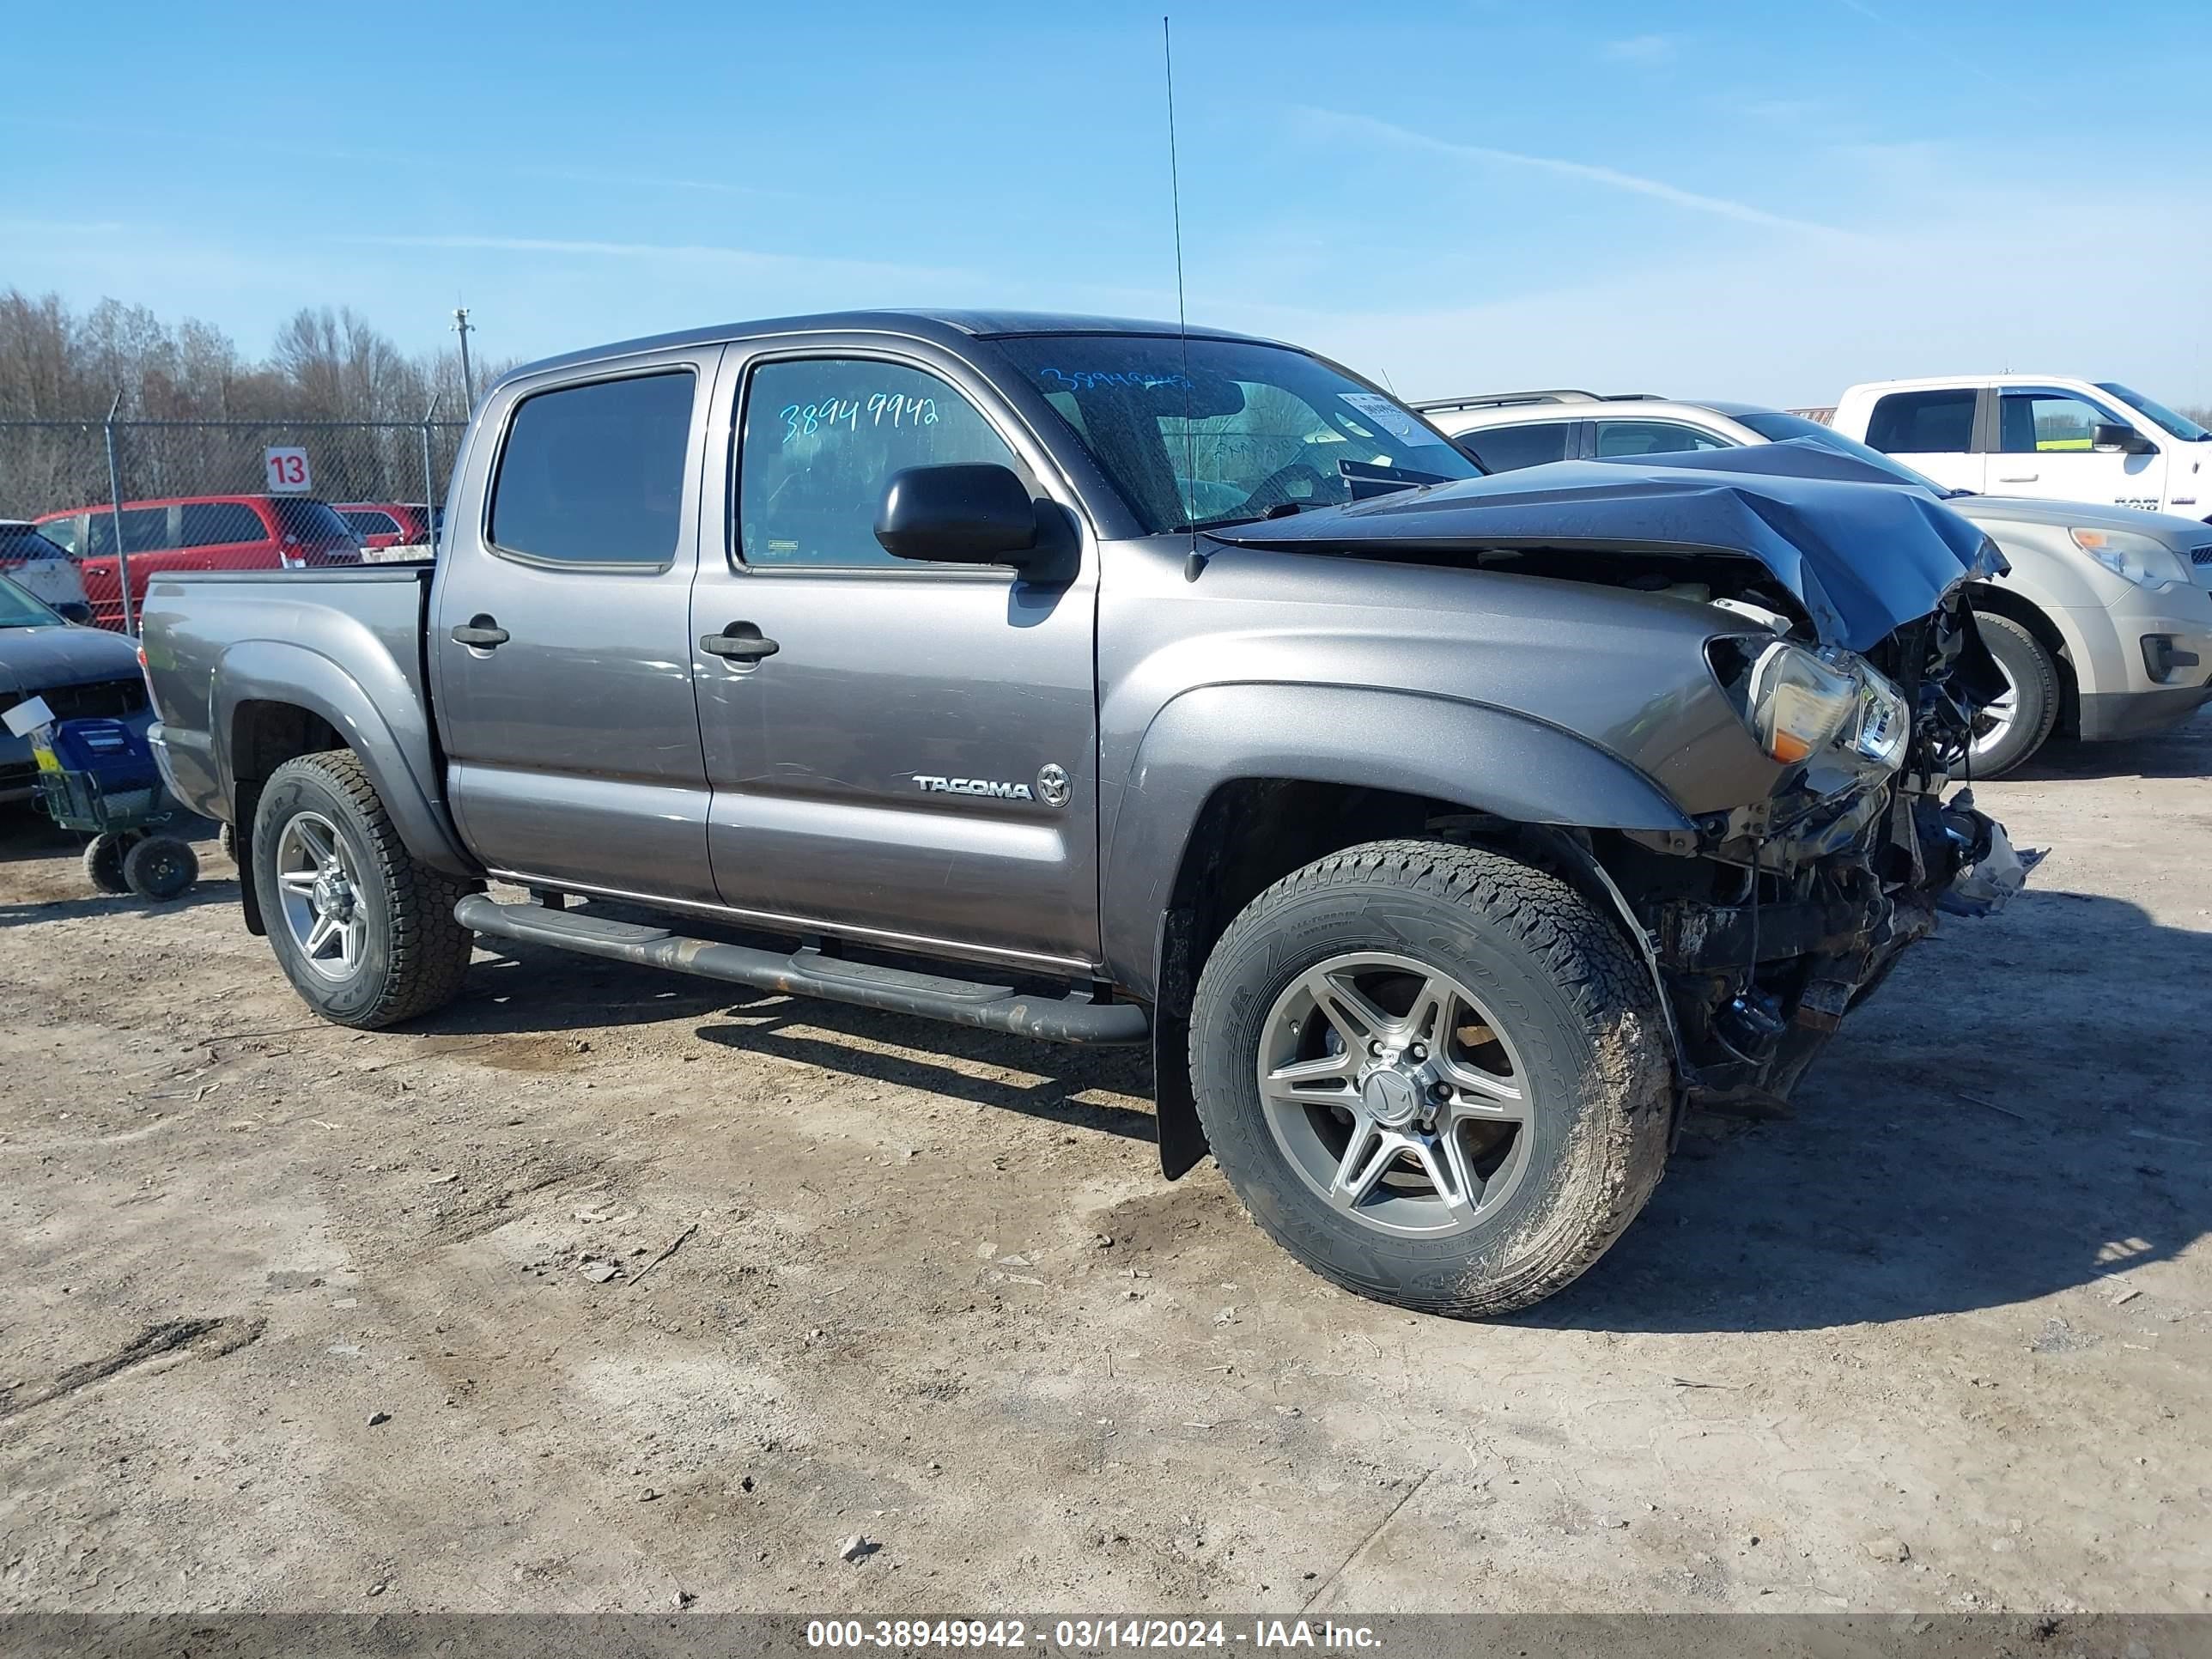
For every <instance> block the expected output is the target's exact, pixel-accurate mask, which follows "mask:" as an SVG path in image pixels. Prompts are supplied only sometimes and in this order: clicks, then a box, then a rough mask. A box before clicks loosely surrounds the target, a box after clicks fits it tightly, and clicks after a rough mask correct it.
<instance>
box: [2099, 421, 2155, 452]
mask: <svg viewBox="0 0 2212 1659" xmlns="http://www.w3.org/2000/svg"><path fill="white" fill-rule="evenodd" d="M2089 447H2090V448H2092V449H2093V450H2096V451H2098V452H2100V453H2103V454H2106V455H2112V454H2120V455H2154V454H2156V453H2158V446H2157V445H2156V444H2154V443H2153V442H2152V441H2150V440H2149V439H2148V438H2146V437H2144V436H2143V435H2142V433H2140V432H2138V431H2136V429H2135V428H2133V427H2131V426H2123V425H2121V424H2120V423H2119V422H2117V421H2112V422H2106V421H2100V422H2097V425H2096V428H2095V430H2093V432H2091V434H2090V435H2089Z"/></svg>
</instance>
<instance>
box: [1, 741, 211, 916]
mask: <svg viewBox="0 0 2212 1659" xmlns="http://www.w3.org/2000/svg"><path fill="white" fill-rule="evenodd" d="M7 719H8V724H9V726H10V728H11V729H13V728H15V727H17V726H19V725H21V726H27V727H28V728H29V729H28V731H27V732H22V733H21V735H26V736H27V737H29V738H30V740H31V750H32V753H33V756H34V757H36V758H37V761H38V765H39V772H38V787H39V800H40V804H41V805H44V806H45V808H46V815H47V816H48V817H51V818H52V819H53V821H54V822H55V823H58V824H59V825H60V826H61V827H62V828H63V829H76V830H79V831H81V832H82V833H84V834H86V835H88V836H91V837H92V840H91V841H90V842H88V844H87V845H86V847H85V849H84V872H85V875H86V876H87V877H88V878H89V879H90V881H91V882H92V884H93V885H94V887H96V888H98V889H99V890H100V891H101V892H103V893H125V892H129V893H136V894H137V896H139V897H141V898H145V899H173V898H175V897H176V896H178V895H179V894H180V893H182V892H183V891H185V889H186V888H188V887H190V886H191V884H192V883H193V882H194V881H196V880H197V879H198V878H199V872H200V866H199V860H198V858H197V855H195V854H194V853H193V852H192V849H191V845H190V843H188V842H185V840H184V838H183V837H181V836H173V835H171V834H169V833H167V824H168V823H169V821H170V820H171V819H172V818H173V817H174V816H175V815H176V811H177V804H176V802H175V801H174V800H173V799H171V797H170V795H169V792H168V791H167V789H166V788H165V787H163V786H162V783H161V771H160V769H158V768H157V767H156V766H155V763H154V756H153V751H152V750H149V748H148V747H147V746H146V740H145V738H143V737H141V736H140V735H139V734H138V733H137V732H135V731H133V730H132V729H131V727H130V726H125V724H124V723H123V722H122V721H121V720H59V721H56V720H52V718H51V716H50V715H49V714H48V711H47V710H46V704H45V702H43V700H41V699H38V698H33V699H32V700H31V702H28V703H25V704H21V705H19V706H17V707H16V708H11V709H9V711H8V715H7ZM34 722H35V723H34Z"/></svg>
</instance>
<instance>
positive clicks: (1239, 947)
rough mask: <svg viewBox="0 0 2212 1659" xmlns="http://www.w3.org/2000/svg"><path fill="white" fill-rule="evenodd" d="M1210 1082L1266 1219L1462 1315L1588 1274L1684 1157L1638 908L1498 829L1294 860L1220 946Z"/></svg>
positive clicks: (1292, 1243)
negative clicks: (1591, 896) (1621, 920)
mask: <svg viewBox="0 0 2212 1659" xmlns="http://www.w3.org/2000/svg"><path fill="white" fill-rule="evenodd" d="M1190 1054H1191V1081H1192V1086H1193V1089H1194V1092H1195V1094H1196V1097H1197V1102H1198V1111H1199V1116H1200V1121H1202V1122H1203V1123H1204V1125H1205V1127H1206V1135H1207V1138H1208V1139H1209V1140H1210V1141H1211V1143H1212V1148H1213V1153H1214V1157H1215V1158H1216V1159H1217V1161H1218V1163H1219V1164H1220V1165H1221V1168H1222V1171H1223V1173H1224V1174H1225V1176H1227V1177H1228V1179H1229V1183H1230V1185H1231V1187H1232V1188H1235V1189H1236V1192H1237V1196H1238V1197H1239V1198H1240V1199H1241V1200H1243V1203H1244V1206H1245V1208H1246V1209H1247V1210H1248V1211H1249V1212H1250V1213H1251V1216H1252V1218H1253V1219H1254V1220H1255V1222H1257V1223H1258V1224H1259V1225H1260V1226H1261V1228H1262V1229H1263V1230H1264V1231H1266V1232H1267V1234H1268V1235H1269V1236H1270V1237H1273V1239H1274V1240H1275V1242H1276V1243H1279V1244H1280V1245H1282V1246H1283V1248H1284V1249H1287V1250H1288V1251H1290V1252H1291V1255H1295V1256H1297V1258H1298V1260H1300V1261H1303V1262H1304V1263H1305V1264H1306V1265H1307V1266H1308V1267H1311V1268H1313V1269H1314V1270H1315V1271H1316V1272H1317V1273H1321V1274H1322V1275H1323V1276H1324V1277H1326V1278H1328V1279H1333V1280H1334V1281H1335V1282H1336V1283H1337V1284H1339V1285H1343V1286H1344V1287H1345V1288H1346V1289H1347V1290H1351V1291H1357V1292H1358V1293H1359V1294H1360V1295H1362V1296H1367V1297H1374V1298H1376V1300H1378V1301H1383V1302H1389V1303H1393V1304H1396V1305H1398V1306H1400V1307H1405V1308H1411V1309H1414V1310H1419V1311H1422V1312H1427V1313H1437V1314H1446V1315H1451V1316H1457V1317H1462V1318H1470V1317H1478V1316H1486V1315H1495V1314H1503V1313H1510V1312H1511V1311H1513V1310H1516V1309H1520V1308H1525V1307H1528V1306H1529V1305H1530V1304H1533V1303H1536V1302H1540V1301H1541V1300H1542V1299H1543V1298H1544V1297H1547V1296H1549V1295H1551V1294H1552V1293H1553V1291H1557V1290H1559V1288H1561V1287H1562V1286H1563V1285H1566V1284H1568V1283H1570V1282H1571V1280H1573V1279H1575V1278H1577V1276H1578V1275H1579V1274H1581V1273H1583V1271H1584V1270H1585V1269H1587V1268H1588V1267H1589V1266H1590V1265H1591V1263H1593V1262H1595V1261H1596V1260H1597V1259H1598V1257H1599V1256H1601V1255H1603V1254H1604V1253H1605V1251H1606V1249H1607V1248H1608V1247H1609V1246H1610V1245H1611V1244H1612V1243H1613V1240H1614V1239H1616V1238H1617V1237H1620V1234H1621V1233H1622V1232H1623V1231H1625V1230H1626V1228H1627V1226H1628V1224H1629V1223H1630V1222H1631V1221H1632V1220H1633V1219H1634V1218H1636V1215H1637V1213H1638V1212H1639V1211H1640V1210H1641V1209H1642V1208H1643V1207H1644V1202H1645V1200H1647V1199H1649V1198H1650V1194H1651V1191H1652V1188H1654V1187H1655V1186H1656V1185H1657V1183H1658V1180H1659V1176H1660V1174H1661V1172H1662V1170H1663V1169H1664V1168H1665V1165H1666V1158H1667V1143H1668V1129H1669V1120H1670V1117H1671V1109H1672V1105H1673V1080H1672V1076H1671V1073H1670V1070H1669V1066H1668V1059H1667V1038H1666V1035H1665V1025H1664V1021H1663V1018H1662V1014H1661V1012H1660V1009H1659V1006H1658V1003H1657V992H1656V988H1655V987H1653V986H1652V984H1651V981H1650V975H1648V974H1647V972H1646V971H1645V969H1644V965H1643V963H1641V962H1640V961H1639V959H1638V957H1637V956H1636V955H1635V953H1634V952H1633V951H1632V950H1631V948H1630V947H1629V945H1628V942H1627V941H1626V939H1625V938H1624V937H1623V936H1622V934H1621V933H1620V930H1619V928H1617V927H1614V926H1613V924H1612V923H1611V922H1610V921H1608V920H1607V918H1605V917H1604V916H1602V915H1600V914H1599V913H1598V912H1597V911H1596V910H1595V909H1594V908H1591V906H1590V905H1589V903H1588V902H1585V901H1584V900H1583V897H1582V896H1580V895H1579V894H1577V892H1575V891H1574V890H1573V889H1571V888H1570V887H1568V886H1567V885H1566V884H1565V883H1563V882H1561V881H1559V880H1558V879H1557V878H1553V877H1552V876H1548V875H1546V874H1544V873H1543V872H1540V871H1537V870H1534V869H1532V868H1531V867H1529V866H1527V865H1524V864H1522V863H1519V862H1517V861H1516V860H1512V859H1510V858H1507V857H1505V856H1504V855H1503V854H1498V853H1494V852H1491V851H1488V850H1486V849H1484V848H1472V847H1464V846H1460V845H1456V844H1454V843H1449V842H1433V841H1394V842H1374V843H1371V844H1370V845H1367V846H1364V847H1357V848H1352V849H1351V850H1349V851H1347V852H1344V853H1340V854H1334V855H1333V856H1331V857H1329V858H1325V859H1322V860H1320V861H1318V862H1317V863H1314V864H1310V865H1308V866H1306V867H1305V868H1304V869H1303V870H1299V871H1297V872H1294V873H1293V874H1291V875H1290V876H1288V877H1285V878H1284V879H1283V880H1281V881H1279V882H1278V883H1276V884H1275V885H1274V886H1273V887H1271V888H1269V889H1268V890H1267V891H1266V892H1264V893H1262V894H1261V895H1260V896H1259V897H1258V898H1256V899H1255V900H1253V902H1251V903H1250V904H1249V906H1247V907H1246V908H1245V909H1244V911H1243V914H1242V915H1239V916H1238V917H1237V920H1236V921H1235V922H1234V923H1233V924H1232V925H1231V927H1230V928H1229V930H1228V932H1227V933H1225V934H1224V935H1223V936H1222V938H1221V940H1220V942H1219V943H1218V945H1216V946H1215V947H1214V950H1213V952H1212V956H1211V957H1209V958H1208V960H1207V962H1206V969H1205V972H1204V973H1203V975H1201V976H1200V981H1199V987H1198V993H1197V996H1196V998H1195V1000H1194V1004H1193V1007H1192V1011H1191V1048H1190Z"/></svg>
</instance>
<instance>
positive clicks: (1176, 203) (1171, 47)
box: [1160, 16, 1206, 582]
mask: <svg viewBox="0 0 2212 1659" xmlns="http://www.w3.org/2000/svg"><path fill="white" fill-rule="evenodd" d="M1160 61H1161V63H1162V64H1163V65H1164V67H1165V69H1166V70H1167V82H1168V202H1169V204H1170V209H1171V210H1172V211H1173V214H1174V217H1175V256H1176V336H1177V337H1179V338H1180V339H1181V340H1182V441H1183V482H1184V483H1185V484H1186V485H1188V484H1193V483H1196V481H1197V475H1198V433H1197V431H1196V429H1195V428H1194V427H1193V426H1192V425H1191V419H1190V317H1189V314H1188V313H1187V312H1186V311H1185V310H1184V309H1183V297H1182V169H1181V168H1180V167H1177V166H1176V130H1175V39H1174V36H1173V35H1172V34H1170V33H1169V30H1168V20H1167V19H1166V18H1165V17H1164V16H1163V17H1162V18H1161V19H1160ZM1183 511H1184V512H1185V513H1188V514H1189V515H1190V516H1191V517H1192V518H1193V519H1195V518H1196V516H1197V500H1196V496H1195V495H1192V496H1190V497H1188V498H1186V500H1185V502H1184V505H1183ZM1205 568H1206V561H1205V559H1204V558H1203V557H1201V556H1200V554H1199V550H1198V531H1197V529H1196V527H1195V526H1194V527H1193V528H1192V530H1191V532H1190V556H1189V557H1188V559H1186V560H1184V561H1183V567H1182V575H1183V580H1185V581H1192V582H1194V581H1196V580H1198V575H1199V572H1200V571H1201V570H1204V569H1205Z"/></svg>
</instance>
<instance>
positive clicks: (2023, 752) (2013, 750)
mask: <svg viewBox="0 0 2212 1659" xmlns="http://www.w3.org/2000/svg"><path fill="white" fill-rule="evenodd" d="M1974 625H1975V626H1976V627H1977V628H1978V629H1980V630H1981V635H1982V643H1983V644H1984V645H1986V646H1987V647H1989V648H1990V655H1991V656H1992V657H1995V658H1996V662H1997V667H1998V668H1999V669H2000V670H2002V672H2003V674H2004V679H2005V689H2004V692H2003V695H2002V696H2000V697H1999V698H1998V699H1997V701H1996V702H1993V703H1991V704H1990V705H1989V707H1988V708H1985V709H1984V710H1983V711H1982V712H1981V713H1980V714H1978V715H1977V716H1976V717H1975V720H1974V740H1973V750H1972V754H1971V756H1970V757H1969V760H1970V763H1971V764H1972V767H1973V775H1974V776H1976V777H1977V778H2001V777H2002V776H2003V775H2005V774H2006V773H2008V772H2010V771H2012V770H2014V769H2015V768H2018V767H2021V766H2025V765H2026V764H2027V762H2028V760H2029V759H2030V758H2031V757H2033V755H2034V753H2035V751H2036V750H2039V749H2040V748H2042V747H2043V742H2044V739H2045V738H2048V737H2049V736H2050V735H2051V726H2053V725H2054V724H2056V723H2057V719H2058V702H2059V690H2058V665H2057V663H2056V662H2054V661H2052V660H2051V653H2050V652H2048V651H2046V650H2045V649H2044V647H2043V641H2040V640H2039V639H2037V638H2036V637H2035V635H2033V634H2032V633H2030V632H2029V631H2028V630H2027V629H2026V628H2024V627H2022V626H2021V624H2020V623H2016V622H2015V621H2014V620H2013V619H2012V618H2011V617H2005V616H1999V615H1997V614H1996V613H1994V612H1991V611H1976V612H1975V613H1974Z"/></svg>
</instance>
